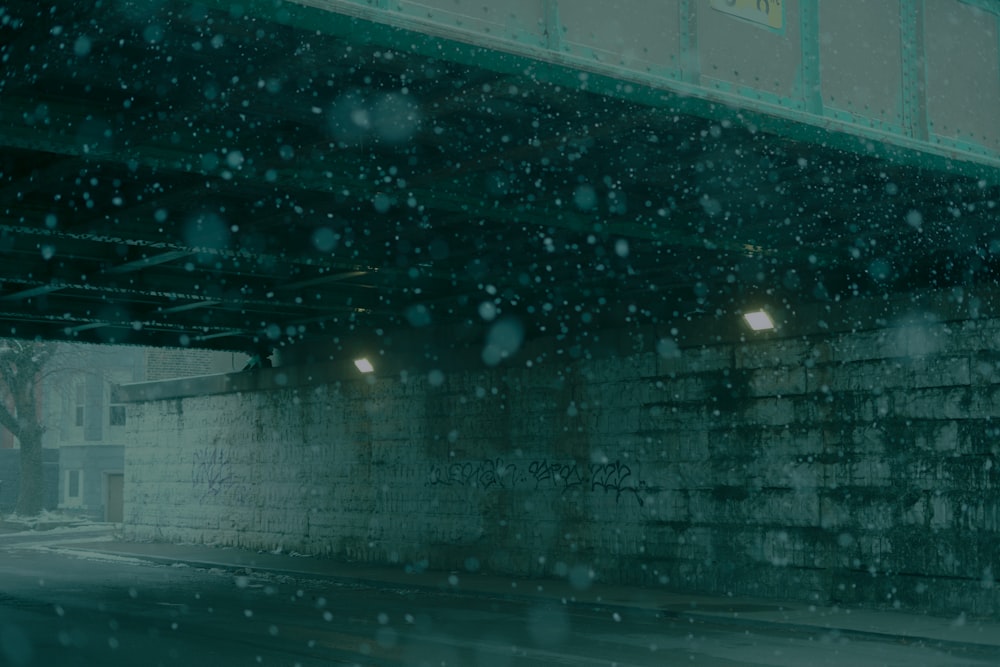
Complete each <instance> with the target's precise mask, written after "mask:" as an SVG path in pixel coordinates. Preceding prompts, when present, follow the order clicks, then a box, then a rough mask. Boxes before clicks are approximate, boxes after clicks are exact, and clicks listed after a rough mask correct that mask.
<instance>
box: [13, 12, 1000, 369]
mask: <svg viewBox="0 0 1000 667" xmlns="http://www.w3.org/2000/svg"><path fill="white" fill-rule="evenodd" d="M997 23H998V14H997V8H996V6H995V4H994V3H992V2H989V1H988V0H978V1H974V0H968V1H960V0H951V1H946V0H931V1H927V2H924V1H920V0H902V1H901V2H899V3H877V4H874V5H873V3H857V2H845V3H830V2H819V1H818V0H802V1H801V2H790V1H787V0H786V1H784V2H782V1H780V0H771V1H769V2H763V3H760V2H752V1H748V0H706V1H705V2H695V1H694V0H675V1H672V2H667V3H662V2H647V1H642V2H639V1H637V0H630V1H629V2H601V3H598V2H568V1H565V0H518V1H517V2H496V3H489V2H473V1H471V0H457V1H453V0H448V1H447V2H446V1H444V0H422V1H419V2H417V1H409V0H364V1H363V0H303V1H302V2H284V1H278V0H245V1H243V2H238V3H236V2H230V1H228V0H227V1H222V0H204V1H201V2H185V1H182V0H160V1H158V2H152V3H125V2H84V3H81V2H54V3H50V4H47V5H45V6H44V7H42V6H38V5H36V4H35V3H30V2H22V1H15V2H10V3H7V4H6V5H5V6H4V8H3V9H2V14H0V61H2V63H3V70H2V77H0V146H2V153H0V248H2V252H3V258H4V261H3V262H2V265H0V322H2V327H0V334H2V335H4V336H15V337H28V338H34V337H40V338H43V339H60V340H76V341H86V342H103V343H124V344H142V345H155V346H170V347H175V346H180V347H205V348H214V349H233V350H245V349H248V348H250V347H253V346H254V345H258V344H264V343H266V344H267V345H274V346H285V345H297V344H302V343H306V344H307V345H308V344H323V345H328V344H330V342H331V341H347V340H349V339H351V338H352V337H357V336H363V337H371V335H372V332H379V335H382V336H389V334H390V333H393V332H398V333H401V334H404V335H409V334H411V333H412V334H414V335H422V334H427V335H430V336H432V337H433V336H435V335H440V333H441V332H447V336H448V338H449V340H451V341H453V342H454V343H455V344H462V343H463V342H468V341H476V342H478V341H480V340H481V339H482V337H483V336H484V335H485V331H486V330H487V328H488V327H489V326H491V325H492V324H495V322H496V321H498V320H500V319H503V318H511V319H512V320H516V321H518V322H520V323H522V326H524V327H525V328H526V331H525V335H526V336H529V337H531V336H539V335H548V334H559V335H561V336H563V337H564V338H565V339H575V338H578V337H580V336H584V335H586V332H587V331H591V330H594V329H596V328H600V327H603V326H610V325H614V326H622V325H628V324H635V325H644V324H662V325H669V324H670V323H672V322H678V321H683V320H684V319H685V318H690V317H691V316H692V314H695V315H697V316H701V315H703V316H707V317H709V318H716V319H726V318H728V317H729V316H730V315H734V316H735V315H736V314H738V313H740V312H742V311H743V310H745V309H747V308H750V307H751V306H752V305H753V304H755V303H760V302H761V300H762V299H765V300H768V301H769V302H771V303H773V304H775V306H780V307H781V308H784V309H785V310H786V311H787V310H789V309H791V310H792V311H794V310H796V309H797V308H804V307H806V304H821V305H822V304H826V305H830V304H838V303H841V302H843V301H844V300H848V299H854V298H857V297H866V298H872V299H875V300H885V299H886V298H889V297H895V296H897V295H906V294H911V293H913V292H914V291H919V290H921V289H925V288H926V289H929V288H935V289H941V288H952V287H954V288H958V289H960V290H964V291H967V292H969V293H972V292H977V291H981V292H983V294H984V296H982V297H981V298H980V301H978V302H977V303H983V304H989V303H991V297H990V296H989V294H991V290H992V289H993V288H994V286H995V279H996V273H995V270H996V260H997V252H998V239H997V236H996V230H995V223H996V202H997V198H998V194H1000V193H998V187H1000V123H998V122H997V119H996V115H995V113H996V112H995V110H996V109H997V108H998V107H1000V74H998V71H1000V64H998V63H1000V57H998V40H997V32H998V31H997ZM397 338H399V337H398V336H397ZM336 344H343V343H336Z"/></svg>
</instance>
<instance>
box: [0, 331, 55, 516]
mask: <svg viewBox="0 0 1000 667" xmlns="http://www.w3.org/2000/svg"><path fill="white" fill-rule="evenodd" d="M54 352H55V347H54V345H53V344H52V343H45V342H38V341H20V340H12V339H5V340H0V426H3V427H4V428H6V429H7V430H8V431H10V432H11V433H13V434H14V436H15V437H16V438H17V439H18V441H19V442H20V444H21V457H20V467H21V480H20V484H19V488H18V494H17V505H16V507H15V510H14V511H15V512H16V513H17V514H18V515H20V516H36V515H38V514H39V513H41V511H42V508H43V506H44V500H45V494H44V481H43V480H44V476H43V466H42V433H43V432H44V431H45V426H44V424H43V423H42V411H41V401H40V400H39V399H40V391H41V378H42V370H43V369H44V367H45V364H46V362H47V361H48V360H49V359H50V358H51V357H52V355H53V354H54Z"/></svg>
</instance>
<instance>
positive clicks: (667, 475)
mask: <svg viewBox="0 0 1000 667" xmlns="http://www.w3.org/2000/svg"><path fill="white" fill-rule="evenodd" d="M598 347H602V349H603V354H601V353H598V352H596V350H597V349H598ZM998 348H1000V320H974V321H965V322H960V323H954V324H940V323H939V324H933V323H931V324H920V325H915V326H904V327H897V328H887V329H883V330H880V331H870V332H856V333H851V332H846V333H830V334H828V335H826V336H823V337H815V338H813V337H796V338H794V339H781V338H779V337H775V336H771V337H762V338H754V339H752V340H747V341H744V342H734V343H726V344H723V343H720V344H717V345H711V346H704V345H703V346H697V347H686V346H685V345H684V343H683V341H681V343H680V344H678V342H677V341H676V340H675V339H674V338H673V337H672V335H671V334H659V333H656V332H652V331H646V332H644V333H643V334H642V335H634V336H623V337H621V338H619V339H617V340H615V341H611V340H609V339H608V338H607V336H606V335H605V339H604V342H603V343H602V345H601V346H596V347H595V348H593V349H592V350H591V351H590V352H588V353H586V354H583V355H582V356H581V357H580V358H578V359H570V358H567V357H569V356H570V355H569V354H568V353H566V354H564V353H563V351H562V350H560V349H559V348H558V347H557V346H554V345H553V346H552V347H551V348H549V349H548V350H545V349H544V348H539V350H540V351H539V352H538V353H537V355H536V354H535V353H534V352H532V353H531V354H528V353H527V352H525V353H524V354H522V355H521V356H520V357H519V359H520V360H521V362H520V364H519V367H518V368H493V369H486V370H482V371H479V372H469V371H467V372H459V371H456V372H447V373H439V372H433V371H432V372H430V373H423V372H421V373H419V374H418V373H411V374H409V375H405V376H403V377H400V376H397V375H393V376H392V377H379V378H377V379H374V380H371V381H366V380H363V379H362V380H358V379H347V378H348V376H344V377H343V378H341V379H333V376H334V375H335V373H334V372H333V371H332V370H329V369H324V368H320V367H312V368H310V369H308V370H301V369H281V368H276V369H271V370H265V371H260V372H259V373H255V374H242V375H241V374H235V375H230V376H220V378H217V379H216V380H214V383H215V386H213V387H207V386H204V385H202V386H198V385H197V384H192V383H191V382H188V383H187V384H183V383H175V384H172V385H171V384H166V383H157V384H151V385H135V386H132V387H130V388H123V391H124V393H125V394H126V395H127V396H129V397H130V400H132V401H135V402H134V404H132V405H130V408H129V410H130V412H129V415H130V418H129V426H128V429H129V441H130V442H131V443H134V444H131V445H130V446H129V447H128V448H127V452H126V482H125V488H126V510H125V513H126V516H125V522H126V526H125V528H126V534H127V536H128V537H130V538H133V539H163V540H193V541H199V542H201V541H203V542H210V543H218V544H227V545H240V546H246V547H252V548H260V549H274V548H278V547H280V548H283V549H285V550H296V551H300V552H305V553H315V554H327V555H331V556H336V557H339V558H349V559H358V560H367V561H380V562H385V561H388V562H398V563H403V564H407V565H409V566H411V567H424V566H428V565H429V566H432V567H445V568H466V569H478V568H488V569H491V570H500V571H509V572H518V573H528V574H538V575H553V574H554V575H557V576H568V577H570V578H571V579H572V580H573V581H574V582H576V583H578V584H579V585H581V586H582V585H586V583H587V580H588V579H589V578H590V577H599V578H600V579H603V580H609V581H622V582H634V583H645V584H650V585H665V586H668V587H671V588H675V589H689V590H698V591H711V592H716V593H730V592H731V593H734V594H749V595H757V596H767V597H780V598H797V599H810V600H815V601H817V602H824V603H826V602H843V603H864V604H872V605H888V606H900V607H904V608H913V609H928V610H934V611H949V612H950V611H953V610H962V611H966V612H972V613H994V612H996V611H998V609H1000V604H998V603H1000V599H998V595H997V588H996V585H995V581H994V580H995V576H996V574H997V573H998V572H1000V551H998V550H997V549H996V548H995V547H996V544H997V538H998V536H1000V532H998V531H1000V460H998V457H1000V438H998V433H1000V423H998V420H997V417H998V415H1000V366H998V364H1000V352H996V350H997V349H998ZM525 358H530V359H532V360H533V361H532V363H531V365H530V367H529V366H528V365H526V364H525V363H523V360H524V359H525ZM192 382H193V381H192ZM210 392H216V393H210ZM194 394H202V395H197V396H193V395H194ZM185 395H186V396H187V397H184V396H185Z"/></svg>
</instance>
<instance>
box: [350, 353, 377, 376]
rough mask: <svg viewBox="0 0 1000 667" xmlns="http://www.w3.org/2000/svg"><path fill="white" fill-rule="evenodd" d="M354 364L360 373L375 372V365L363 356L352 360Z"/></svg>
mask: <svg viewBox="0 0 1000 667" xmlns="http://www.w3.org/2000/svg"><path fill="white" fill-rule="evenodd" d="M354 365H355V366H356V367H357V369H358V370H359V371H361V372H362V373H374V372H375V367H374V366H372V362H370V361H368V360H367V359H365V358H364V357H362V358H361V359H355V360H354Z"/></svg>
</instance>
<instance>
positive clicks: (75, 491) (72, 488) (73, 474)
mask: <svg viewBox="0 0 1000 667" xmlns="http://www.w3.org/2000/svg"><path fill="white" fill-rule="evenodd" d="M66 497H67V498H79V497H80V471H79V470H67V471H66Z"/></svg>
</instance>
